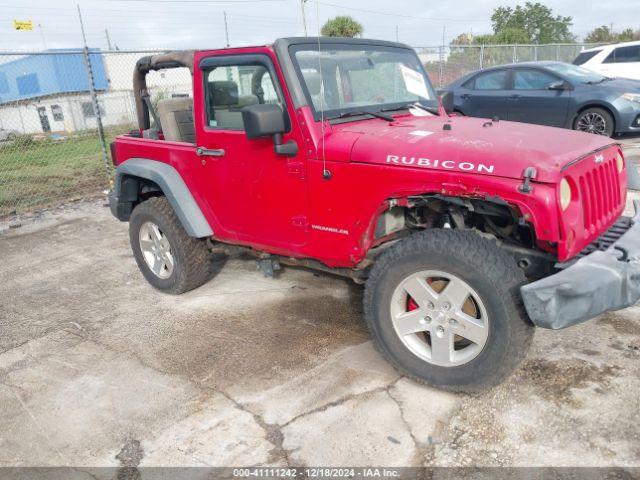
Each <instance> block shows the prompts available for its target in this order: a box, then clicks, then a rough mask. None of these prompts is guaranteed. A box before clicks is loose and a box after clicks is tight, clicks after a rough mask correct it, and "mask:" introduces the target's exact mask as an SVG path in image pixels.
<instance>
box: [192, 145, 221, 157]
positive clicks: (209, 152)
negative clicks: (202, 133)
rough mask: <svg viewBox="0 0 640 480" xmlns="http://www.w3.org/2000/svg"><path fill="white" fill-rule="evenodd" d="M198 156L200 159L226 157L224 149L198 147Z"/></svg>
mask: <svg viewBox="0 0 640 480" xmlns="http://www.w3.org/2000/svg"><path fill="white" fill-rule="evenodd" d="M196 155H198V156H199V157H224V148H204V147H196Z"/></svg>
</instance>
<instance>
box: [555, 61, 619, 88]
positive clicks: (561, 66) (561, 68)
mask: <svg viewBox="0 0 640 480" xmlns="http://www.w3.org/2000/svg"><path fill="white" fill-rule="evenodd" d="M545 67H546V68H548V69H549V70H553V71H554V72H556V73H559V74H560V75H563V76H564V77H566V78H568V79H569V80H571V81H573V82H578V83H600V82H602V81H604V80H606V78H607V77H603V76H602V75H600V74H599V73H596V72H592V71H591V70H587V69H586V68H582V67H578V66H576V65H571V64H570V63H551V64H548V65H545Z"/></svg>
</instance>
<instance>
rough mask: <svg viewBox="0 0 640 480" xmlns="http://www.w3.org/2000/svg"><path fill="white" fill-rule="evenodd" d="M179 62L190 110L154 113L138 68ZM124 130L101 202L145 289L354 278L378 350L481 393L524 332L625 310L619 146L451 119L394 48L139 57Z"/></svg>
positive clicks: (411, 62)
mask: <svg viewBox="0 0 640 480" xmlns="http://www.w3.org/2000/svg"><path fill="white" fill-rule="evenodd" d="M175 67H187V68H189V69H190V71H191V74H192V78H193V95H192V97H191V98H186V97H182V98H168V99H164V100H160V101H158V102H157V103H156V105H155V106H154V104H153V102H151V101H150V98H149V92H148V90H147V86H146V80H145V78H146V75H147V73H148V72H150V71H155V70H160V69H166V68H175ZM134 90H135V99H136V107H137V116H138V122H139V131H138V130H136V131H134V132H132V133H131V134H129V135H123V136H119V137H118V138H117V139H116V141H115V143H114V144H113V145H112V156H113V161H114V164H115V165H117V169H116V178H115V188H114V190H113V192H112V194H111V198H110V204H111V209H112V212H113V214H114V215H115V216H116V217H117V218H118V219H120V220H122V221H129V231H130V240H131V247H132V249H133V254H134V256H135V259H136V261H137V263H138V266H139V267H140V270H141V271H142V273H143V275H144V276H145V277H146V279H147V280H148V281H149V282H150V283H151V284H152V285H153V286H154V287H156V288H158V289H160V290H163V291H166V292H169V293H174V294H177V293H182V292H186V291H187V290H191V289H193V288H196V287H198V286H200V285H202V284H203V283H204V282H206V281H207V280H208V279H209V278H210V276H211V271H212V268H211V264H212V262H211V257H212V250H214V251H215V250H221V249H229V250H230V249H234V250H237V249H242V250H244V251H246V252H250V253H254V254H255V255H256V256H257V258H258V259H259V265H261V266H262V268H263V270H264V272H265V274H272V273H273V270H274V269H277V268H278V267H279V264H280V263H283V264H291V265H301V266H306V267H310V268H315V269H318V270H323V271H326V272H330V273H334V274H339V275H345V276H348V277H351V278H353V279H354V280H355V281H357V282H360V283H366V287H365V292H364V311H365V317H366V322H367V324H368V326H369V328H370V330H371V334H372V336H373V340H374V342H375V343H376V345H377V347H378V348H379V349H380V351H381V352H382V354H383V355H384V356H385V357H386V358H387V359H388V360H389V361H390V362H391V363H392V364H393V365H394V366H396V367H397V368H398V369H399V370H400V371H401V372H402V373H404V374H406V375H408V376H410V377H412V378H416V379H419V380H422V381H425V382H428V383H430V384H432V385H438V386H441V387H444V388H448V389H452V390H466V391H472V390H479V389H482V388H487V387H490V386H493V385H496V384H497V383H499V382H500V381H502V380H503V379H504V378H505V377H507V375H508V374H509V373H510V372H511V371H513V369H514V368H515V367H516V366H517V365H518V363H519V362H520V361H521V360H522V359H523V358H524V357H525V355H526V353H527V349H528V347H529V345H530V343H531V340H532V338H533V332H534V325H536V326H539V327H543V328H552V329H558V328H564V327H568V326H570V325H574V324H576V323H579V322H582V321H584V320H586V319H589V318H592V317H594V316H597V315H598V314H600V313H602V312H605V311H607V310H615V309H620V308H624V307H626V306H629V305H631V304H633V303H635V302H636V301H637V300H638V299H639V298H640V278H639V276H638V274H639V273H640V272H639V267H638V265H639V263H638V260H637V256H638V254H639V253H640V246H639V245H640V244H639V243H638V240H639V239H640V227H638V226H636V225H635V224H634V222H635V218H634V219H630V218H626V217H621V214H622V211H623V209H624V206H625V198H626V189H627V173H626V166H625V160H624V158H623V155H622V151H621V149H620V147H619V146H618V145H617V144H615V143H611V140H610V139H608V138H605V137H600V136H597V135H590V134H586V133H579V132H571V131H567V130H561V129H556V128H550V127H542V126H535V125H525V124H521V123H512V122H504V121H499V120H498V119H493V120H485V119H478V118H465V117H458V116H449V115H448V113H447V107H446V105H444V104H446V103H450V102H449V99H448V98H443V101H442V102H439V101H438V98H437V96H436V93H435V92H434V90H433V87H432V86H431V84H430V82H429V79H428V78H427V75H426V73H425V71H424V68H423V66H422V65H421V63H420V61H419V59H418V57H417V55H416V53H415V52H414V51H413V50H412V49H411V48H409V47H407V46H405V45H401V44H397V43H391V42H384V41H371V40H362V39H330V38H321V39H318V38H285V39H280V40H277V41H276V42H275V43H274V44H273V45H269V46H259V47H250V48H228V49H223V50H212V51H196V52H174V53H168V54H164V55H156V56H151V57H145V58H142V59H141V60H140V61H139V62H138V63H137V65H136V70H135V73H134Z"/></svg>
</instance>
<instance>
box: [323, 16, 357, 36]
mask: <svg viewBox="0 0 640 480" xmlns="http://www.w3.org/2000/svg"><path fill="white" fill-rule="evenodd" d="M320 33H321V34H322V36H324V37H358V36H360V35H362V25H361V24H360V23H359V22H356V21H355V20H354V19H353V18H351V17H349V16H346V15H345V16H337V17H334V18H332V19H330V20H327V23H325V24H324V25H323V26H322V30H321V31H320Z"/></svg>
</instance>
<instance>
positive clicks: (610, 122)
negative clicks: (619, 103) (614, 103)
mask: <svg viewBox="0 0 640 480" xmlns="http://www.w3.org/2000/svg"><path fill="white" fill-rule="evenodd" d="M590 114H591V115H599V116H600V117H602V119H604V122H605V130H604V132H603V133H600V135H603V136H606V137H611V136H613V133H614V130H615V120H614V119H613V116H612V115H611V114H610V113H609V112H607V111H606V110H605V109H603V108H598V107H593V108H587V109H586V110H584V111H582V112H580V113H579V114H578V116H577V117H576V119H575V121H574V122H573V129H574V130H579V131H584V130H581V129H579V128H578V124H579V123H580V120H581V119H582V118H583V117H586V116H588V115H590ZM593 133H597V132H593Z"/></svg>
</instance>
